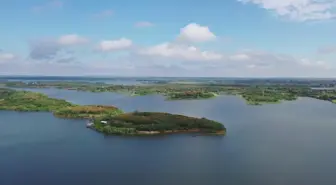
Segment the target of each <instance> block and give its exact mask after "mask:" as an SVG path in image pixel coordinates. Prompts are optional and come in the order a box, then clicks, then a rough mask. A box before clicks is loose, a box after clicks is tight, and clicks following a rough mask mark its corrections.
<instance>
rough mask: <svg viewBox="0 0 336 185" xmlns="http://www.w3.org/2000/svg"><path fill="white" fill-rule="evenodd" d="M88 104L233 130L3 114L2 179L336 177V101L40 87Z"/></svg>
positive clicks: (321, 181) (276, 181)
mask: <svg viewBox="0 0 336 185" xmlns="http://www.w3.org/2000/svg"><path fill="white" fill-rule="evenodd" d="M35 91H39V92H43V93H46V94H48V95H49V96H51V97H56V98H64V99H66V100H69V101H71V102H74V103H78V104H105V105H116V106H118V107H120V108H122V109H123V110H125V111H134V110H140V111H165V112H170V113H179V114H185V115H189V116H197V117H207V118H210V119H214V120H217V121H220V122H223V123H224V124H225V126H226V127H227V129H228V135H227V136H226V137H203V136H201V137H191V136H188V135H176V136H166V137H156V138H124V137H116V136H112V137H106V136H103V135H101V134H99V133H96V132H94V131H92V130H89V129H86V128H85V121H78V120H66V119H58V118H54V117H53V116H52V115H51V114H50V113H17V112H10V111H1V112H0V185H40V184H43V185H77V184H78V185H111V184H116V185H119V184H134V185H135V184H140V185H142V184H144V185H149V184H163V185H180V184H181V185H217V184H218V185H219V184H228V185H245V184H246V185H254V184H256V185H301V184H302V185H317V184H318V185H329V184H330V185H335V184H336V160H335V156H336V142H335V141H336V134H335V131H336V114H335V112H336V105H333V104H331V103H329V102H323V101H318V100H313V99H308V98H301V99H299V100H298V101H294V102H285V103H282V104H279V105H264V106H260V107H255V106H247V105H245V103H244V102H243V101H242V100H241V99H239V98H237V97H233V96H221V97H218V98H215V99H209V100H195V101H170V102H168V101H164V99H163V98H162V97H161V96H142V97H127V96H124V95H120V94H113V93H97V94H95V93H89V92H75V91H65V90H55V89H38V90H35Z"/></svg>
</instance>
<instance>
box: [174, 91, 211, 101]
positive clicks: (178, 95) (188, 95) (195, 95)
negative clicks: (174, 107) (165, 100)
mask: <svg viewBox="0 0 336 185" xmlns="http://www.w3.org/2000/svg"><path fill="white" fill-rule="evenodd" d="M214 96H215V95H214V93H212V92H202V91H186V92H175V93H169V94H168V97H169V99H199V98H212V97H214Z"/></svg>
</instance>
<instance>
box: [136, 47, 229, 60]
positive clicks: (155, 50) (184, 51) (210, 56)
mask: <svg viewBox="0 0 336 185" xmlns="http://www.w3.org/2000/svg"><path fill="white" fill-rule="evenodd" d="M139 54H142V55H147V56H160V57H167V58H174V59H181V60H187V61H211V60H220V59H222V58H223V56H222V55H221V54H218V53H215V52H211V51H202V50H200V49H199V48H196V47H194V46H187V45H179V44H172V43H163V44H159V45H156V46H153V47H149V48H146V49H142V50H140V51H139Z"/></svg>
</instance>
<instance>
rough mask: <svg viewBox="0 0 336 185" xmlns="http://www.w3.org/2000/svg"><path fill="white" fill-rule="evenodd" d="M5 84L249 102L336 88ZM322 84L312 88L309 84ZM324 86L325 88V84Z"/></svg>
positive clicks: (331, 95) (252, 83)
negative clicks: (223, 97) (226, 96)
mask: <svg viewBox="0 0 336 185" xmlns="http://www.w3.org/2000/svg"><path fill="white" fill-rule="evenodd" d="M4 84H5V85H6V86H8V87H17V88H59V89H68V90H77V91H90V92H117V93H126V94H129V95H132V96H143V95H148V94H160V95H163V96H165V97H167V100H193V99H206V98H213V97H215V96H217V95H219V94H229V95H238V96H240V97H242V98H243V99H245V100H246V102H247V103H248V104H250V105H262V104H266V103H281V102H283V101H293V100H296V99H297V98H298V97H310V98H315V99H319V100H325V101H330V102H334V100H336V89H335V88H332V87H334V86H335V84H336V82H335V81H333V80H329V81H328V80H315V81H314V80H281V79H278V80H276V79H273V80H253V79H252V80H244V79H242V80H238V81H234V82H231V81H230V82H229V83H227V84H221V83H219V82H218V83H206V82H204V83H184V84H179V83H173V82H169V83H168V82H167V83H166V82H161V81H159V82H158V83H156V84H147V85H111V84H104V83H88V82H64V81H63V82H30V83H23V82H6V83H4ZM315 86H317V87H321V88H320V89H312V87H315ZM324 87H326V88H324Z"/></svg>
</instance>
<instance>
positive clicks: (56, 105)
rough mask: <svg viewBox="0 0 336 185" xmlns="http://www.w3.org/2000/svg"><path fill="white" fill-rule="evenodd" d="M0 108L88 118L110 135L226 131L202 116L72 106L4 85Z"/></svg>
mask: <svg viewBox="0 0 336 185" xmlns="http://www.w3.org/2000/svg"><path fill="white" fill-rule="evenodd" d="M0 110H13V111H24V112H52V113H53V114H54V116H56V117H60V118H67V119H90V120H91V121H92V125H91V126H90V128H93V129H95V130H97V131H99V132H101V133H104V134H111V135H132V136H134V135H157V134H172V133H201V134H213V135H225V133H226V128H225V127H224V126H223V125H222V124H221V123H219V122H216V121H212V120H208V119H206V118H193V117H188V116H182V115H174V114H168V113H160V112H133V113H124V112H123V111H122V110H120V109H118V108H117V107H114V106H102V105H76V104H72V103H70V102H67V101H65V100H60V99H55V98H50V97H48V96H46V95H44V94H41V93H36V92H30V91H20V90H12V89H6V88H0Z"/></svg>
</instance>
